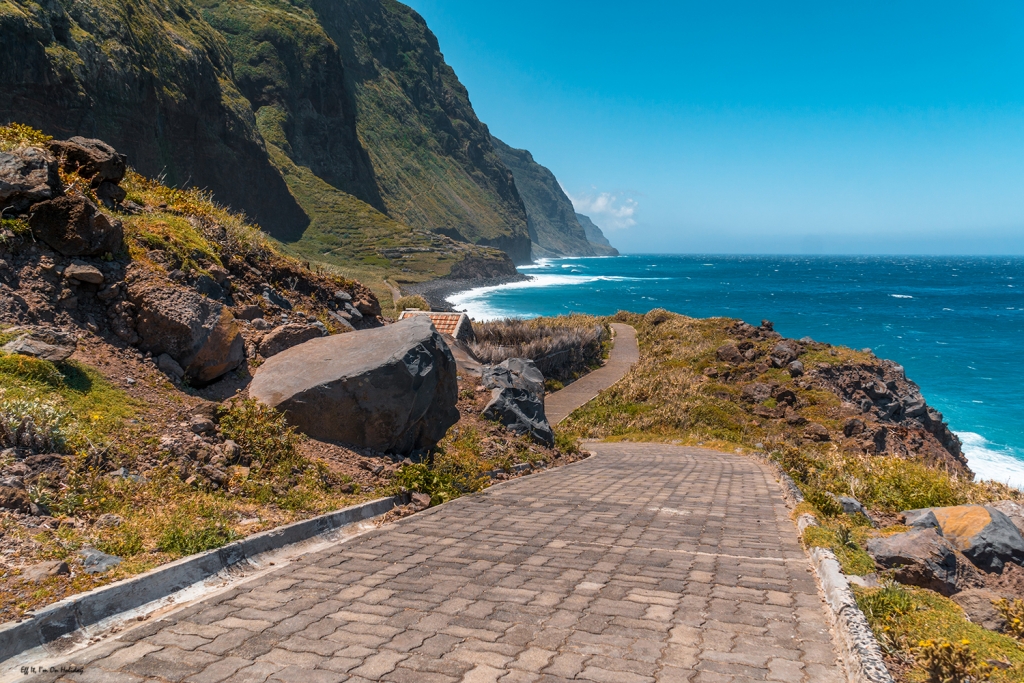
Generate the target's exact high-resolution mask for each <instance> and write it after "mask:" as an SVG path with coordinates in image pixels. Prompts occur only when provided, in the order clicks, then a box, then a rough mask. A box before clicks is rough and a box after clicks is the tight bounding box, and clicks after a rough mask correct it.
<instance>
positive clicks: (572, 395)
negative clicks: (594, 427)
mask: <svg viewBox="0 0 1024 683" xmlns="http://www.w3.org/2000/svg"><path fill="white" fill-rule="evenodd" d="M611 328H612V329H613V330H614V331H615V345H614V346H613V347H612V351H611V353H610V354H609V356H608V362H606V363H605V364H604V365H602V366H601V367H600V368H598V369H597V370H594V371H593V372H591V373H588V374H586V375H584V376H583V377H581V378H579V379H578V380H576V381H575V382H573V383H572V384H570V385H569V386H567V387H565V388H564V389H561V390H559V391H556V392H554V393H551V394H548V395H547V396H545V397H544V414H545V415H547V418H548V422H550V423H551V424H552V425H556V424H558V423H559V422H561V421H562V420H564V419H565V418H567V417H569V415H570V414H571V413H572V411H574V410H576V409H577V408H579V407H580V406H582V405H585V404H587V403H589V402H590V401H592V400H593V399H594V398H595V397H596V396H597V395H598V394H599V393H601V392H602V391H604V390H605V389H607V388H608V387H610V386H611V385H613V384H615V383H616V382H618V381H619V380H620V379H622V378H623V377H625V376H626V373H627V372H629V369H630V368H631V367H633V365H634V364H635V363H636V362H637V361H638V360H640V347H639V346H638V345H637V341H636V330H635V329H633V327H632V326H630V325H623V324H622V323H612V325H611Z"/></svg>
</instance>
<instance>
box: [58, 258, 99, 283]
mask: <svg viewBox="0 0 1024 683" xmlns="http://www.w3.org/2000/svg"><path fill="white" fill-rule="evenodd" d="M64 277H65V278H67V279H68V280H77V281H78V282H85V283H88V284H90V285H102V284H103V273H102V271H100V269H99V268H97V267H96V266H87V265H81V264H77V263H72V264H71V265H70V266H68V267H67V268H65V269H64Z"/></svg>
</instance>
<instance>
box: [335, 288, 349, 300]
mask: <svg viewBox="0 0 1024 683" xmlns="http://www.w3.org/2000/svg"><path fill="white" fill-rule="evenodd" d="M334 298H335V299H337V300H338V301H341V302H342V303H345V302H349V301H352V295H351V294H349V293H348V292H346V291H345V290H343V289H339V290H338V291H336V292H335V293H334Z"/></svg>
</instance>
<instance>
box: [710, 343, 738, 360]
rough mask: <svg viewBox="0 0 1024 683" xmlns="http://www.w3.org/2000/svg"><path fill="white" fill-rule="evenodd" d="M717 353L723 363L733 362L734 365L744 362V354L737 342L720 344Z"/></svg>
mask: <svg viewBox="0 0 1024 683" xmlns="http://www.w3.org/2000/svg"><path fill="white" fill-rule="evenodd" d="M715 355H717V356H718V360H720V361H722V362H723V363H732V364H733V365H737V364H739V363H742V362H743V354H742V353H740V350H739V348H738V347H737V346H736V345H735V344H725V345H723V346H720V347H719V348H718V351H716V352H715Z"/></svg>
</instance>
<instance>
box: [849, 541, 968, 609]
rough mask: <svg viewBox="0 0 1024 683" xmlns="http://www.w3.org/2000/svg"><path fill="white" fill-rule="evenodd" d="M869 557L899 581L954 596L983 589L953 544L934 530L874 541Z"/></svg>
mask: <svg viewBox="0 0 1024 683" xmlns="http://www.w3.org/2000/svg"><path fill="white" fill-rule="evenodd" d="M867 551H868V553H869V554H870V555H871V556H872V557H873V558H874V559H875V562H876V563H877V564H878V565H879V566H880V567H882V568H884V569H893V570H895V572H894V573H895V577H896V580H897V581H899V582H900V583H903V584H906V585H909V586H920V587H921V588H928V589H930V590H933V591H936V592H938V593H941V594H942V595H952V594H954V593H956V592H957V591H960V590H962V589H964V588H969V587H974V586H978V585H980V579H979V578H978V575H977V571H976V570H975V569H974V567H973V566H972V565H971V563H970V562H969V561H968V560H967V558H965V557H964V556H963V555H962V554H960V553H959V552H958V551H957V549H956V548H955V547H954V546H953V544H952V543H950V542H949V541H947V540H946V539H945V538H943V537H942V536H941V535H940V534H939V533H938V532H937V531H936V530H935V529H915V530H913V531H907V532H905V533H902V534H893V535H892V536H886V537H883V538H873V539H871V540H870V541H868V543H867Z"/></svg>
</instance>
